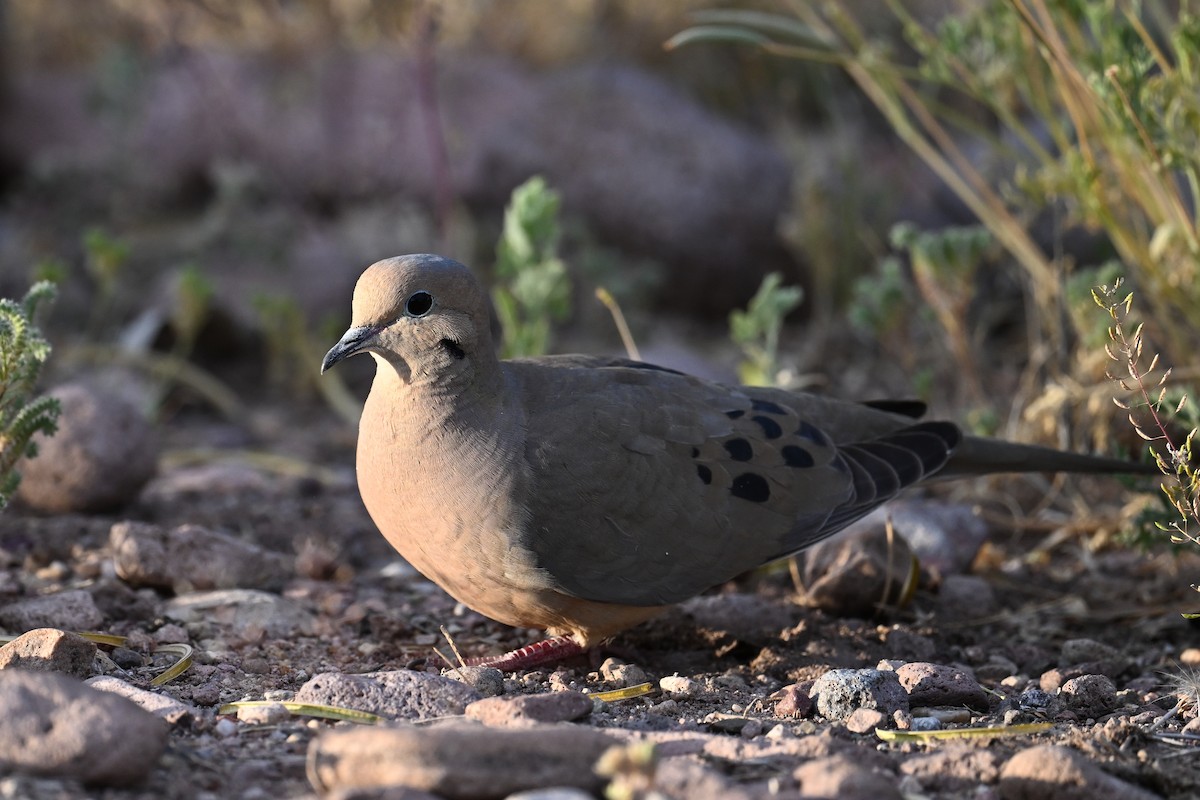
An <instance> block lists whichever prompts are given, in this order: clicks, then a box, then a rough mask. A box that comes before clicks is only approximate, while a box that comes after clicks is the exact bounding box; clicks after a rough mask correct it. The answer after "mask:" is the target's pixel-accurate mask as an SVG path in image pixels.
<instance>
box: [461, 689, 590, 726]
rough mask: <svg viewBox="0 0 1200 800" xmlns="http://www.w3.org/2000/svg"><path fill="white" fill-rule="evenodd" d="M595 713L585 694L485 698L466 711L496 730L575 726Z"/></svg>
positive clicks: (471, 716) (544, 694) (559, 693)
mask: <svg viewBox="0 0 1200 800" xmlns="http://www.w3.org/2000/svg"><path fill="white" fill-rule="evenodd" d="M590 713H592V698H590V697H588V696H587V695H586V694H584V693H583V692H575V691H565V692H544V693H542V694H524V695H517V696H515V697H485V698H483V699H482V700H476V701H475V702H473V703H471V704H470V705H469V706H467V708H466V715H467V717H469V718H470V719H477V720H479V721H480V722H482V723H483V724H485V725H492V726H495V727H502V728H503V727H530V726H533V725H537V724H539V723H543V722H572V721H574V720H577V719H582V718H584V717H586V716H587V715H588V714H590Z"/></svg>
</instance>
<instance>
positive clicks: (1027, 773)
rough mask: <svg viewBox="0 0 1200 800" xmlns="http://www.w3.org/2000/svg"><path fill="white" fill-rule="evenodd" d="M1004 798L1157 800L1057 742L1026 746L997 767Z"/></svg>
mask: <svg viewBox="0 0 1200 800" xmlns="http://www.w3.org/2000/svg"><path fill="white" fill-rule="evenodd" d="M999 788H1000V796H1001V797H1002V798H1005V800H1160V799H1159V796H1158V795H1156V794H1153V793H1152V792H1148V791H1146V790H1145V789H1142V788H1141V787H1139V786H1135V785H1134V784H1132V783H1129V782H1127V781H1123V780H1121V779H1120V778H1117V777H1114V776H1112V775H1109V774H1108V773H1107V772H1105V771H1104V770H1102V769H1100V767H1098V766H1096V765H1095V764H1093V763H1092V762H1091V761H1089V760H1088V759H1086V758H1084V757H1083V756H1082V755H1080V754H1079V753H1077V752H1076V751H1074V750H1072V749H1070V748H1068V747H1062V746H1060V745H1049V744H1044V745H1037V746H1035V747H1027V748H1025V749H1024V750H1021V751H1020V752H1018V753H1017V754H1016V755H1014V756H1013V757H1012V758H1010V759H1009V760H1008V762H1007V763H1005V765H1004V766H1003V767H1002V768H1001V769H1000V784H999Z"/></svg>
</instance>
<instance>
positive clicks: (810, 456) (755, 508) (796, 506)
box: [321, 255, 1143, 669]
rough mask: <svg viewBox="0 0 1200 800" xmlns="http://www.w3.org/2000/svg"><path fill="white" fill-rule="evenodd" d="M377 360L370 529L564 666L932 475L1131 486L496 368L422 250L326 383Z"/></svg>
mask: <svg viewBox="0 0 1200 800" xmlns="http://www.w3.org/2000/svg"><path fill="white" fill-rule="evenodd" d="M358 353H370V354H371V355H372V356H373V357H374V358H375V362H376V372H375V380H374V383H373V384H372V386H371V392H370V395H369V396H368V397H367V401H366V405H365V407H364V409H363V414H362V420H361V422H360V426H359V436H358V454H357V470H358V485H359V489H360V491H361V492H362V498H363V501H364V503H365V504H366V507H367V510H368V511H369V512H370V514H371V518H372V519H373V520H374V521H375V524H376V525H377V526H378V527H379V529H380V531H382V532H383V535H384V536H386V537H387V539H388V541H389V542H391V544H392V545H393V546H394V547H395V548H396V550H398V551H399V552H400V554H401V555H402V556H403V557H404V558H405V559H407V560H408V561H409V562H410V563H411V564H412V565H413V566H414V567H416V569H417V570H419V571H420V572H421V573H422V574H424V575H425V576H426V577H428V578H429V579H431V580H432V581H434V582H435V583H437V584H438V585H439V586H441V587H442V588H443V589H445V590H446V591H447V592H448V593H449V594H450V595H452V596H453V597H455V598H456V599H457V600H459V601H461V602H462V603H464V604H465V605H467V606H469V607H470V608H473V609H475V610H476V611H478V612H480V613H481V614H484V615H486V616H488V617H491V618H492V619H495V620H499V621H500V622H504V623H507V624H509V625H514V626H519V627H532V628H540V629H545V630H547V631H548V632H549V633H550V634H551V635H552V637H553V638H550V639H548V640H546V641H545V642H541V643H538V644H536V645H531V646H529V647H525V648H522V649H520V650H517V651H514V652H512V653H509V654H506V655H504V656H500V657H497V658H492V659H485V660H484V663H490V664H492V665H494V666H499V667H501V668H506V669H515V668H518V667H526V666H531V665H533V664H536V663H541V662H543V661H548V660H554V659H557V658H560V657H562V656H564V655H567V654H572V653H577V652H581V651H582V650H584V649H586V648H590V647H592V646H594V645H596V644H598V643H599V642H601V641H602V640H604V639H606V638H608V637H610V636H612V635H614V634H616V633H618V632H619V631H621V630H623V629H625V628H628V627H631V626H633V625H635V624H637V623H639V622H642V621H643V620H646V619H648V618H650V617H652V616H654V615H655V614H657V613H659V612H660V611H662V610H663V609H664V608H665V607H667V606H669V605H671V604H673V603H677V602H679V601H681V600H685V599H687V598H689V597H692V596H693V595H696V594H698V593H700V592H703V591H704V590H706V589H708V588H710V587H712V586H715V585H717V584H720V583H722V582H724V581H727V580H729V579H731V578H733V577H735V576H736V575H738V574H740V573H742V572H745V571H746V570H749V569H752V568H754V567H757V566H760V565H762V564H765V563H767V562H769V561H772V560H775V559H778V558H781V557H784V556H788V555H791V554H793V553H796V552H797V551H799V550H802V549H804V548H806V547H808V546H810V545H812V544H813V543H815V542H818V541H820V540H822V539H824V538H826V537H827V536H830V535H832V534H834V533H836V532H837V531H839V530H841V529H842V528H844V527H845V526H846V525H848V524H849V523H851V522H852V521H854V520H856V519H858V518H859V517H862V516H863V515H865V514H867V513H868V512H869V511H871V510H872V509H874V508H875V507H877V506H879V505H880V504H882V503H884V502H886V501H888V500H890V499H891V498H893V497H895V496H896V494H897V493H898V492H899V491H900V490H901V489H903V488H904V487H906V486H911V485H913V484H915V483H918V482H920V481H922V480H924V479H926V478H929V477H930V476H932V475H935V474H938V475H939V476H959V475H966V474H981V473H986V472H1000V471H1018V472H1019V471H1057V470H1068V471H1084V472H1130V471H1142V469H1143V468H1142V467H1141V466H1139V465H1136V464H1130V463H1127V462H1124V461H1119V460H1115V459H1106V458H1096V457H1091V456H1084V455H1077V454H1072V453H1062V452H1059V451H1055V450H1049V449H1045V448H1038V447H1031V446H1025V445H1017V444H1012V443H1007V442H1002V441H997V440H989V439H982V438H977V437H973V436H967V435H964V434H963V433H962V431H961V430H960V429H959V428H958V427H957V426H955V425H954V424H952V423H950V422H921V421H918V420H917V419H915V418H914V417H915V416H919V414H920V412H921V411H922V410H923V408H922V407H921V405H920V404H918V403H906V402H897V403H891V402H883V403H874V404H871V403H868V404H859V403H850V402H845V401H840V400H834V399H830V398H826V397H820V396H816V395H811V394H802V393H795V392H788V391H784V390H781V389H768V388H759V387H749V386H729V385H724V384H720V383H714V382H712V381H706V380H701V379H699V378H695V377H692V376H690V375H685V374H683V373H680V372H676V371H674V370H670V369H664V368H661V367H656V366H652V365H650V364H644V363H640V362H636V361H628V360H623V359H611V358H596V357H590V356H580V355H568V356H546V357H541V358H529V359H514V360H510V361H500V360H498V359H497V357H496V355H495V351H494V349H493V342H492V335H491V332H490V327H489V314H488V306H487V301H486V299H485V295H484V292H483V290H482V289H481V287H480V285H479V283H478V282H477V281H476V279H475V278H474V276H473V275H472V274H471V272H470V271H469V270H468V269H467V268H466V267H464V266H463V265H462V264H459V263H458V262H456V261H452V260H450V259H447V258H442V257H439V256H435V255H408V256H400V257H397V258H390V259H387V260H384V261H380V262H378V263H376V264H373V265H372V266H371V267H369V268H368V269H367V270H366V271H365V272H364V273H363V274H362V276H361V277H360V278H359V280H358V284H357V286H356V287H355V289H354V301H353V322H352V326H351V328H350V329H349V330H347V331H346V333H345V335H344V336H342V338H341V340H340V341H339V342H338V343H337V344H336V345H334V347H333V348H332V349H331V350H330V351H329V353H328V354H327V355H326V356H325V360H324V362H323V363H322V365H321V370H322V372H323V371H325V370H326V369H329V368H330V367H332V366H333V365H334V364H336V363H337V362H339V361H341V360H343V359H345V358H348V357H350V356H352V355H356V354H358Z"/></svg>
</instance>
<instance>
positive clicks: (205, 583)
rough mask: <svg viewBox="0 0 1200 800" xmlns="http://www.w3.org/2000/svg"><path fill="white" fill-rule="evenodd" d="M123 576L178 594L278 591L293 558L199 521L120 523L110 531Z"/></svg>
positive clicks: (115, 557)
mask: <svg viewBox="0 0 1200 800" xmlns="http://www.w3.org/2000/svg"><path fill="white" fill-rule="evenodd" d="M109 547H110V548H111V549H112V551H113V565H114V566H115V568H116V572H117V575H118V577H120V578H121V579H122V580H124V581H126V582H127V583H130V584H132V585H134V586H152V587H154V588H160V589H171V590H173V591H174V592H175V593H176V594H187V593H188V592H192V591H203V590H209V589H235V588H239V587H247V588H251V587H252V588H255V589H266V590H278V589H281V588H283V586H284V584H286V583H287V581H288V580H289V578H290V577H291V576H292V573H293V567H294V563H293V562H294V559H293V558H291V557H290V556H286V555H284V554H282V553H272V552H270V551H267V550H264V549H262V548H261V547H259V546H257V545H254V544H250V543H248V542H243V541H241V540H239V539H235V538H234V537H232V536H229V535H227V534H224V533H220V532H219V531H213V530H209V529H208V528H203V527H201V526H199V525H181V526H179V527H177V528H174V529H173V530H171V531H170V532H167V531H165V530H163V529H162V528H161V527H159V526H157V525H150V524H148V523H145V522H118V523H117V524H115V525H113V527H112V531H111V532H110V533H109Z"/></svg>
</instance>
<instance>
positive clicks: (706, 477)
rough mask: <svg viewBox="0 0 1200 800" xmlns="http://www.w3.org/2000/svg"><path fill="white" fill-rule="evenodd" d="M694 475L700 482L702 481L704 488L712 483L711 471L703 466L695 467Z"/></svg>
mask: <svg viewBox="0 0 1200 800" xmlns="http://www.w3.org/2000/svg"><path fill="white" fill-rule="evenodd" d="M696 474H697V475H699V476H700V480H702V481H704V485H705V486H708V485H709V484H710V483H712V470H711V469H709V468H708V467H706V466H704V465H703V464H697V465H696Z"/></svg>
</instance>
